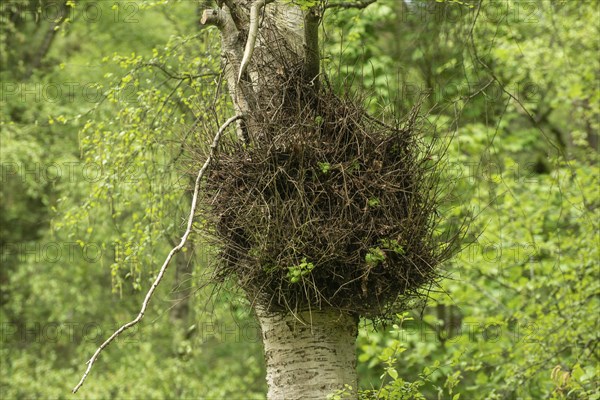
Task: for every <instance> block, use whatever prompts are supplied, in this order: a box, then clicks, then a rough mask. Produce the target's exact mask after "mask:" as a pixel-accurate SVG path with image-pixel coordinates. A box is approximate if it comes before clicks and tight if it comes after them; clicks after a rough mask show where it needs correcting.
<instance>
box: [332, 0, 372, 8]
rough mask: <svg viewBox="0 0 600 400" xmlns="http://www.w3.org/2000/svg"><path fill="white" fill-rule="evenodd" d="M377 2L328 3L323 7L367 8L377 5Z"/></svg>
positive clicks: (367, 0) (370, 0) (366, 0)
mask: <svg viewBox="0 0 600 400" xmlns="http://www.w3.org/2000/svg"><path fill="white" fill-rule="evenodd" d="M376 1H377V0H365V1H352V2H350V1H347V2H342V3H331V4H330V3H327V4H325V6H324V7H323V8H324V9H329V8H359V9H360V8H366V7H367V6H369V5H371V4H373V3H375V2H376Z"/></svg>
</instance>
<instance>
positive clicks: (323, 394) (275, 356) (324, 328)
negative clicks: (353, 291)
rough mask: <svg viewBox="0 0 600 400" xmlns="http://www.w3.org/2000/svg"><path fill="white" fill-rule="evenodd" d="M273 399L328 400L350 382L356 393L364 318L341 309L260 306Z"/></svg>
mask: <svg viewBox="0 0 600 400" xmlns="http://www.w3.org/2000/svg"><path fill="white" fill-rule="evenodd" d="M255 311H256V315H257V317H258V320H259V323H260V327H261V330H262V338H263V344H264V353H265V361H266V366H267V383H268V385H269V392H268V395H267V398H269V399H270V400H279V399H286V400H293V399H326V398H327V396H328V395H329V394H331V393H333V392H335V391H336V390H338V389H343V388H344V386H345V385H346V384H347V385H350V386H352V388H353V392H351V393H353V395H356V393H355V391H356V387H357V381H358V378H357V375H356V346H355V342H356V335H357V332H358V318H357V317H356V316H355V315H351V314H347V313H342V312H340V311H336V310H313V311H311V312H308V311H306V312H301V313H298V314H295V315H294V314H291V313H288V314H281V313H268V312H266V311H265V310H264V309H262V308H261V307H255Z"/></svg>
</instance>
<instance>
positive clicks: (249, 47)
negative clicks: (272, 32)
mask: <svg viewBox="0 0 600 400" xmlns="http://www.w3.org/2000/svg"><path fill="white" fill-rule="evenodd" d="M273 1H274V0H256V1H255V2H254V3H252V7H250V27H249V28H248V40H246V48H245V49H244V57H243V58H242V62H241V64H240V72H239V74H238V79H237V82H238V83H239V82H240V80H241V79H242V74H243V73H244V70H245V69H246V67H247V66H248V63H249V62H250V57H252V53H253V52H254V46H255V45H256V38H257V37H258V14H259V13H260V10H261V9H262V8H263V7H264V6H265V5H267V4H269V3H272V2H273Z"/></svg>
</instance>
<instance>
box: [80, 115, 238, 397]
mask: <svg viewBox="0 0 600 400" xmlns="http://www.w3.org/2000/svg"><path fill="white" fill-rule="evenodd" d="M240 118H242V116H241V115H235V116H233V117H231V118H229V119H228V120H227V121H225V123H224V124H223V125H222V126H221V127H220V128H219V130H218V131H217V134H216V135H215V138H214V139H213V142H212V144H211V145H210V153H209V155H208V157H207V158H206V161H205V162H204V165H202V168H200V171H198V176H197V177H196V184H195V187H194V196H193V197H192V205H191V207H190V216H189V218H188V224H187V229H186V230H185V233H184V234H183V236H182V238H181V241H180V242H179V244H178V245H177V246H175V247H173V248H172V249H171V251H170V252H169V254H168V255H167V258H166V259H165V262H164V263H163V265H162V267H161V268H160V271H159V272H158V275H157V276H156V279H155V280H154V282H153V283H152V286H151V287H150V289H149V290H148V293H146V297H145V298H144V302H143V303H142V308H141V310H140V312H139V314H138V315H137V317H135V319H133V320H132V321H129V322H128V323H126V324H125V325H123V326H121V327H120V328H119V329H118V330H116V331H115V332H114V333H113V334H112V335H111V336H110V337H109V338H108V339H106V340H105V341H104V343H102V344H101V345H100V347H98V349H97V350H96V352H95V353H94V355H93V356H92V358H90V359H89V361H88V362H87V363H86V364H87V368H86V370H85V373H84V374H83V376H82V377H81V380H80V381H79V383H78V384H77V386H75V388H73V393H77V391H78V390H79V388H80V387H81V386H82V385H83V383H84V382H85V379H86V378H87V376H88V374H89V373H90V371H91V369H92V366H93V365H94V362H96V359H97V358H98V356H99V355H100V353H101V352H102V350H104V349H105V348H106V347H107V346H108V345H109V344H110V343H111V342H112V341H113V340H115V339H116V338H117V337H118V336H119V335H120V334H121V333H123V332H125V331H126V330H127V329H129V328H131V327H132V326H134V325H136V324H137V323H138V322H140V321H141V320H142V318H143V317H144V313H145V312H146V309H147V308H148V304H149V303H150V300H151V299H152V295H153V294H154V291H155V290H156V288H157V287H158V285H159V284H160V282H161V281H162V278H163V276H164V275H165V272H166V270H167V267H168V266H169V263H170V262H171V259H172V258H173V256H174V255H175V254H176V253H178V252H179V251H181V249H182V248H183V246H185V243H186V242H187V239H188V237H189V235H190V233H191V232H192V225H193V223H194V214H195V213H196V205H197V203H198V192H199V191H200V182H201V181H202V178H203V176H204V174H205V172H206V170H207V169H208V166H209V164H210V163H211V161H212V159H213V157H214V154H215V150H216V149H217V146H218V145H219V140H220V139H221V135H222V134H223V132H224V131H225V129H227V127H228V126H229V125H231V124H232V123H233V122H235V121H237V120H238V119H240Z"/></svg>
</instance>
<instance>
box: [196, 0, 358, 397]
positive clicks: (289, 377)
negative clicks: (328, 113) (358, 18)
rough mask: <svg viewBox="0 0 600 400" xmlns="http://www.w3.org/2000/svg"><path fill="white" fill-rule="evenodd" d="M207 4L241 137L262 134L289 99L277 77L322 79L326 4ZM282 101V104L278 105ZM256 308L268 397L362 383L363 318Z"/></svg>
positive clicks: (239, 0) (205, 17)
mask: <svg viewBox="0 0 600 400" xmlns="http://www.w3.org/2000/svg"><path fill="white" fill-rule="evenodd" d="M217 3H218V4H219V5H220V7H219V8H218V9H210V10H205V11H204V13H203V14H202V19H201V23H202V24H205V25H214V26H217V27H218V28H219V30H220V32H221V38H222V41H221V47H222V48H221V50H222V58H223V69H224V75H225V78H226V79H227V84H228V88H229V93H230V95H231V99H232V101H233V105H234V108H235V110H236V112H237V113H238V114H241V115H243V116H244V120H243V121H241V120H240V121H239V122H240V124H239V125H238V132H237V133H238V137H239V139H240V140H243V141H247V140H250V139H251V138H253V137H257V135H260V128H259V127H258V125H257V124H255V121H253V115H254V112H255V111H256V110H260V109H264V108H265V107H273V106H274V104H273V103H274V102H276V101H278V100H277V99H280V98H281V93H282V91H281V87H280V84H277V83H276V80H274V77H276V76H277V75H280V74H282V72H285V71H287V69H286V68H289V67H290V66H291V67H292V68H294V70H295V71H296V70H297V69H299V71H300V72H299V73H300V76H301V78H302V80H303V81H304V84H306V85H308V86H310V87H311V88H316V87H317V85H318V79H317V78H318V75H319V49H318V26H319V18H320V16H319V13H318V10H317V9H316V8H315V9H309V10H306V11H303V10H301V9H300V8H299V7H298V6H296V5H294V4H293V2H287V1H279V0H277V1H274V0H221V1H217ZM275 107H276V105H275ZM255 312H256V315H257V317H258V319H259V322H260V326H261V328H262V335H263V343H264V352H265V359H266V365H267V383H268V385H269V393H268V398H269V399H271V400H275V399H286V400H287V399H325V398H327V395H329V394H330V393H332V392H335V391H336V390H338V389H343V388H344V386H345V385H346V384H348V385H350V386H352V388H353V390H354V391H355V390H356V385H357V376H356V353H355V341H356V335H357V326H358V318H357V317H356V316H354V315H351V314H347V313H341V312H340V311H334V310H312V311H311V312H308V311H304V312H299V313H296V314H292V313H271V312H267V311H265V309H263V308H261V307H260V306H255Z"/></svg>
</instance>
